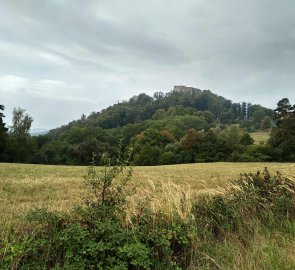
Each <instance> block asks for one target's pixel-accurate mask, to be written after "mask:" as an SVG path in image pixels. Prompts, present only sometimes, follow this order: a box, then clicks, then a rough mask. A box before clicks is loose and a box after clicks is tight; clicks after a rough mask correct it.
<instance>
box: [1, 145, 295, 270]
mask: <svg viewBox="0 0 295 270" xmlns="http://www.w3.org/2000/svg"><path fill="white" fill-rule="evenodd" d="M129 157H130V155H127V156H125V157H123V155H122V152H121V151H118V154H117V156H116V157H115V158H111V157H108V156H107V155H104V162H105V166H104V167H103V169H102V170H101V169H97V168H96V167H95V166H94V160H93V163H92V164H91V166H90V167H89V169H88V172H87V175H86V176H85V183H86V184H87V186H88V187H89V191H90V192H89V196H88V198H87V200H85V203H84V204H83V205H80V206H78V207H74V208H73V210H72V211H71V212H70V213H64V212H57V211H55V212H54V211H53V212H52V211H51V212H50V211H48V210H46V209H39V210H37V211H32V212H31V213H29V215H28V216H27V217H26V218H27V221H28V222H29V224H30V225H29V228H28V229H27V232H26V233H25V234H24V235H17V234H13V233H12V234H11V237H10V239H9V241H2V242H1V243H0V269H55V270H57V269H79V270H81V269H102V270H108V269H116V270H125V269H126V270H128V269H131V270H132V269H134V270H136V269H138V270H139V269H167V270H169V269H173V270H174V269H277V267H278V266H279V267H280V269H294V267H295V260H294V257H292V254H289V255H290V256H287V255H283V253H282V249H280V247H283V248H286V249H288V247H289V246H291V247H292V239H293V238H294V237H295V196H294V194H295V183H294V182H293V181H292V180H290V179H288V178H286V177H283V176H282V175H281V174H280V173H279V172H277V173H276V175H271V174H270V172H269V171H268V170H267V168H265V169H264V171H263V172H257V173H255V174H251V173H250V174H241V177H240V179H238V180H236V181H234V182H232V183H231V185H230V186H229V187H228V188H226V189H225V190H224V191H223V192H222V193H219V194H215V195H204V196H201V197H200V196H199V197H194V198H191V199H190V202H189V203H188V197H187V196H186V194H185V192H182V191H181V192H180V194H182V195H181V196H178V199H179V205H178V206H177V207H170V208H169V211H161V210H159V209H158V210H155V209H154V208H153V207H152V205H153V200H154V198H153V196H149V195H145V196H142V197H141V198H140V199H139V201H138V203H137V206H136V207H135V209H134V210H133V211H131V212H130V211H129V212H128V207H130V198H132V196H134V192H135V191H134V189H132V187H130V184H129V182H130V179H131V176H132V167H131V166H130V163H129ZM99 170H100V171H99ZM163 190H164V189H163ZM171 194H172V195H171V196H172V197H173V192H172V193H171ZM175 194H176V193H175ZM175 197H176V196H175ZM184 212H185V213H184ZM127 213H128V214H127ZM293 247H294V246H293ZM280 252H281V253H280ZM245 254H246V255H245ZM286 256H287V257H286Z"/></svg>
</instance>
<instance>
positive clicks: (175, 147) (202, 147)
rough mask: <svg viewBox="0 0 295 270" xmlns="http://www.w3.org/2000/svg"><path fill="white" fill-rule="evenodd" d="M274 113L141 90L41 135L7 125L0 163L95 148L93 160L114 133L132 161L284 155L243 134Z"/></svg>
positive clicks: (267, 124)
mask: <svg viewBox="0 0 295 270" xmlns="http://www.w3.org/2000/svg"><path fill="white" fill-rule="evenodd" d="M288 102H289V101H288ZM290 106H291V105H290ZM289 109H290V108H289ZM23 114H24V112H23ZM275 116H277V115H276V113H274V111H273V110H271V109H268V108H264V107H262V106H260V105H252V104H250V103H247V102H242V103H234V102H232V101H231V100H228V99H226V98H224V97H221V96H218V95H216V94H214V93H212V92H211V91H209V90H200V89H197V88H193V87H186V86H175V87H174V89H173V90H172V91H170V92H168V93H165V94H164V93H163V92H156V93H155V94H154V95H153V97H151V96H148V95H146V94H144V93H142V94H139V95H138V96H134V97H132V98H130V99H129V100H128V101H123V102H118V103H117V104H114V105H112V106H110V107H108V108H106V109H104V110H102V111H100V112H93V113H91V114H90V115H88V116H86V115H82V116H81V119H79V120H75V121H72V122H70V123H69V124H67V125H64V126H62V127H59V128H56V129H53V130H51V131H50V132H49V133H48V134H45V135H40V136H36V137H30V136H29V135H28V132H27V134H24V135H25V136H23V138H22V139H21V137H22V135H18V132H17V130H14V129H13V128H12V130H11V131H10V133H11V134H12V135H13V134H14V136H8V137H10V138H9V139H7V140H6V148H5V149H6V150H5V151H3V153H4V154H2V161H9V162H31V163H45V164H76V165H84V164H89V162H90V160H91V158H92V155H93V153H94V154H96V156H97V160H98V162H99V160H100V155H101V154H102V153H103V152H109V153H112V152H113V151H114V149H115V148H116V147H117V145H118V141H119V140H120V139H122V144H123V147H124V148H126V147H128V146H131V147H133V161H134V163H135V164H136V165H158V164H175V163H190V162H209V161H263V160H267V161H271V160H282V159H283V158H284V156H285V155H284V154H283V152H282V151H281V152H280V151H275V153H276V156H274V154H273V153H274V151H273V150H274V149H272V146H274V143H273V145H270V144H269V143H268V144H265V145H253V139H252V138H251V136H250V135H249V133H248V132H252V131H256V130H269V129H271V128H272V127H274V126H275V123H276V122H277V119H276V117H275ZM23 117H24V115H23ZM27 117H28V116H27ZM18 136H19V137H18ZM24 137H26V140H25V139H24ZM273 142H274V141H273ZM291 159H292V158H291Z"/></svg>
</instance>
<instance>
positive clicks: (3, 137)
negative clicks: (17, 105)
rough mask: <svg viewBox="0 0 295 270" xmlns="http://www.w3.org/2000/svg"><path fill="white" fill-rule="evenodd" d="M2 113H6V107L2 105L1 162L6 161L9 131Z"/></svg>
mask: <svg viewBox="0 0 295 270" xmlns="http://www.w3.org/2000/svg"><path fill="white" fill-rule="evenodd" d="M1 111H4V105H1V104H0V161H4V159H5V157H4V151H5V149H6V142H7V131H8V129H7V128H6V127H5V123H4V122H3V118H4V117H5V116H4V114H3V113H2V112H1Z"/></svg>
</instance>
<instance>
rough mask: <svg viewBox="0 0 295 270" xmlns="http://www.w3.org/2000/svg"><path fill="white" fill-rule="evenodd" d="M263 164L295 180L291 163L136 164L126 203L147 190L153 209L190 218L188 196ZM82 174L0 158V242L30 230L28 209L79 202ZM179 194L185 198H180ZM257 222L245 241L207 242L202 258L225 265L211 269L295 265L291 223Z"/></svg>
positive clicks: (59, 207)
mask: <svg viewBox="0 0 295 270" xmlns="http://www.w3.org/2000/svg"><path fill="white" fill-rule="evenodd" d="M266 166H267V168H268V169H269V171H270V172H275V171H280V172H281V173H282V174H283V175H285V176H288V177H289V178H291V179H295V163H225V162H224V163H199V164H182V165H170V166H154V167H135V168H134V173H133V177H132V182H133V184H134V185H135V186H136V187H137V195H135V196H134V197H133V198H132V200H130V208H131V209H132V208H133V206H134V205H136V202H138V198H140V199H141V201H142V199H143V197H144V195H150V196H153V199H154V200H153V205H152V208H151V209H155V210H159V209H160V210H163V212H165V213H171V214H170V215H168V216H169V218H170V219H171V220H173V216H174V215H175V210H176V212H177V213H178V215H177V217H178V218H179V217H180V218H181V219H183V220H189V219H190V216H188V215H189V214H190V213H191V211H190V209H191V205H190V195H195V194H199V193H201V194H202V193H215V192H222V188H224V187H226V186H227V185H228V184H229V183H230V181H232V180H235V179H238V178H239V175H240V173H242V172H256V171H258V170H260V171H262V170H263V169H264V168H265V167H266ZM99 169H101V168H100V167H98V168H97V170H99ZM86 173H87V168H86V167H77V166H50V165H26V164H5V163H2V164H1V163H0V228H1V230H0V243H1V240H2V241H3V243H6V245H8V244H7V243H9V241H10V238H11V235H13V233H14V232H16V231H18V232H23V233H24V234H25V233H26V231H27V230H29V231H32V230H34V228H29V227H28V226H29V224H28V223H26V222H25V220H24V219H23V217H24V216H25V214H26V213H27V212H28V211H29V210H33V209H34V208H40V207H45V208H48V209H50V210H64V211H67V210H70V209H72V208H73V206H74V205H76V204H78V203H79V202H82V200H83V198H85V196H86V195H87V188H86V185H85V182H84V179H83V175H85V174H86ZM183 195H185V198H186V200H187V201H186V202H187V203H184V202H183V198H184V196H183ZM178 206H181V207H182V208H181V209H178ZM183 207H185V209H183ZM186 208H187V209H186ZM133 209H135V208H133ZM178 210H179V211H178ZM128 211H129V210H128ZM255 224H256V223H255V222H254V223H253V224H252V225H253V228H255V230H254V231H253V233H252V234H251V235H249V242H248V245H247V246H243V245H242V244H241V242H240V241H239V240H238V239H236V237H235V235H232V236H230V238H229V239H227V240H226V241H224V242H220V243H219V242H216V244H214V245H212V246H209V247H208V250H207V251H206V252H209V253H210V256H213V258H214V259H212V257H210V256H208V255H206V253H205V255H204V254H203V255H204V256H207V257H205V259H206V260H208V261H209V262H210V263H212V260H213V264H214V265H217V264H216V261H217V262H218V264H221V265H224V268H223V267H218V268H214V269H245V270H246V269H247V270H248V269H294V267H295V253H294V250H295V246H294V235H295V229H294V228H295V225H294V224H293V223H290V224H289V225H288V226H289V227H288V230H289V231H290V232H289V233H286V232H284V231H283V232H282V231H277V230H276V229H273V230H271V229H266V228H263V227H259V226H258V225H256V226H255ZM293 226H294V227H293ZM293 232H294V234H293ZM245 237H246V238H247V237H248V235H247V234H246V235H245ZM203 244H204V245H206V243H203ZM0 265H1V263H0ZM209 265H210V264H208V267H209ZM211 265H212V264H211ZM0 268H1V266H0ZM15 269H16V268H15ZM44 269H45V268H44ZM192 269H196V268H192ZM198 269H199V268H198ZM200 269H213V268H206V267H205V268H200Z"/></svg>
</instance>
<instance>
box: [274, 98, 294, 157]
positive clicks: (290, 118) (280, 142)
mask: <svg viewBox="0 0 295 270" xmlns="http://www.w3.org/2000/svg"><path fill="white" fill-rule="evenodd" d="M287 101H288V100H287ZM287 101H286V100H285V99H283V105H282V104H280V102H279V103H278V106H282V107H283V108H280V107H278V108H277V110H276V111H278V117H280V119H279V121H278V122H277V127H276V128H273V130H272V132H271V135H270V139H269V144H270V146H271V147H272V148H273V152H274V154H273V156H274V158H275V159H276V160H281V161H295V133H294V130H295V114H294V111H291V108H293V107H291V105H288V104H287V105H286V104H285V103H286V102H287ZM288 102H289V101H288Z"/></svg>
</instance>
